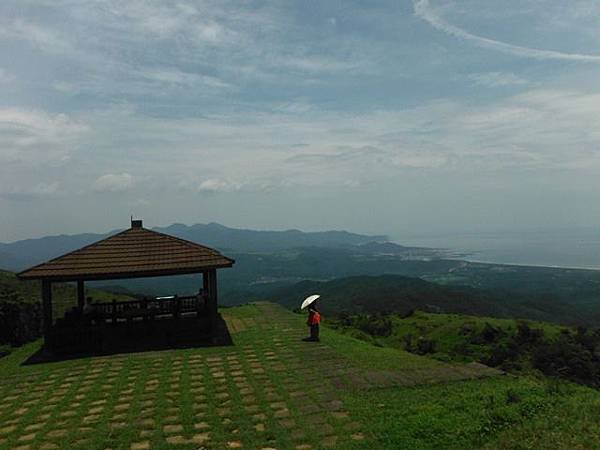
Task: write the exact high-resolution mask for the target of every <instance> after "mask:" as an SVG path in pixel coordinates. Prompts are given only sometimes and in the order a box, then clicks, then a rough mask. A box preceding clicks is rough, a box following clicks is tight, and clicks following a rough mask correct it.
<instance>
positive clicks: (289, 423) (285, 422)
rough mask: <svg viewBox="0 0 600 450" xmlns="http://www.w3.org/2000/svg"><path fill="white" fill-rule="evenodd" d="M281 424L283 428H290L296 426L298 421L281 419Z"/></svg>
mask: <svg viewBox="0 0 600 450" xmlns="http://www.w3.org/2000/svg"><path fill="white" fill-rule="evenodd" d="M279 425H281V426H282V427H283V428H287V429H290V428H294V426H295V425H296V421H295V420H294V419H286V420H280V421H279Z"/></svg>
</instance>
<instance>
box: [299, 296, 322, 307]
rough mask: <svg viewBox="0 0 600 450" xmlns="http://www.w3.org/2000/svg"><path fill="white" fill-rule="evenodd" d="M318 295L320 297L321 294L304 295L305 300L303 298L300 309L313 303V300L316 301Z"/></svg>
mask: <svg viewBox="0 0 600 450" xmlns="http://www.w3.org/2000/svg"><path fill="white" fill-rule="evenodd" d="M319 297H321V296H320V295H318V294H315V295H311V296H310V297H306V300H304V301H303V302H302V306H301V307H300V309H304V308H306V307H307V306H308V305H310V304H311V303H313V302H314V301H316V300H317V299H318V298H319Z"/></svg>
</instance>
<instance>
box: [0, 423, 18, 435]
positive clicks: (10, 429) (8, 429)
mask: <svg viewBox="0 0 600 450" xmlns="http://www.w3.org/2000/svg"><path fill="white" fill-rule="evenodd" d="M16 429H17V427H16V426H15V425H10V426H8V427H4V428H0V434H8V433H12V432H13V431H15V430H16Z"/></svg>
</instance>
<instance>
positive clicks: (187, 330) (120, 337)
mask: <svg viewBox="0 0 600 450" xmlns="http://www.w3.org/2000/svg"><path fill="white" fill-rule="evenodd" d="M52 336H53V338H52V339H53V346H52V351H50V350H49V349H47V348H42V349H41V350H40V351H38V352H37V353H35V354H34V355H32V356H31V357H30V358H29V359H28V360H27V362H26V364H35V363H44V362H50V361H60V360H65V359H73V358H81V357H86V356H93V355H114V354H120V353H138V352H145V351H153V350H165V349H173V348H189V347H204V346H227V345H232V341H231V336H230V333H229V330H228V329H227V324H226V323H225V321H224V320H223V318H222V317H221V315H220V314H219V315H218V316H217V319H216V329H215V330H211V327H210V321H209V320H208V319H207V318H204V317H196V316H191V317H186V316H181V317H178V318H173V317H164V318H156V319H153V320H149V321H144V320H132V321H121V322H116V323H102V324H95V325H85V326H84V325H82V326H80V327H67V328H65V327H54V328H53V330H52Z"/></svg>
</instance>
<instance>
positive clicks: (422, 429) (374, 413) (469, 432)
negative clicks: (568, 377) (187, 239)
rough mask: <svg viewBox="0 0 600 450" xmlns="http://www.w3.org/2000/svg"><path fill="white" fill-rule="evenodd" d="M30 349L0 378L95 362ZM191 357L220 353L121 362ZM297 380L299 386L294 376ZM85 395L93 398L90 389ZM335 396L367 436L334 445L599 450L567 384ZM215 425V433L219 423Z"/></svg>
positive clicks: (119, 438)
mask: <svg viewBox="0 0 600 450" xmlns="http://www.w3.org/2000/svg"><path fill="white" fill-rule="evenodd" d="M227 313H228V315H230V316H233V317H238V318H242V319H244V320H248V319H252V318H254V317H256V315H257V313H258V312H257V310H256V308H255V306H253V305H248V306H244V307H238V308H230V309H227ZM303 319H304V318H303V317H302V316H294V320H295V321H296V322H297V323H298V324H302V322H303ZM276 333H277V332H276ZM322 337H323V341H324V342H325V343H326V344H327V345H328V346H330V347H331V348H332V349H333V350H335V352H337V353H338V354H341V355H343V356H345V357H347V358H350V359H351V360H352V361H353V362H355V363H356V364H357V365H361V366H365V367H369V368H384V369H398V370H402V369H412V368H428V367H438V366H439V365H440V364H442V363H440V362H438V361H435V360H433V359H430V358H426V357H419V356H415V355H412V354H409V353H407V352H404V351H402V350H397V349H393V348H381V347H376V346H373V345H370V344H368V343H367V342H363V341H359V340H356V339H353V338H352V337H350V336H347V335H344V334H342V333H339V332H337V331H335V330H332V329H329V328H327V327H324V329H323V332H322ZM235 342H236V347H240V348H249V347H252V348H256V349H258V348H267V347H269V343H268V342H267V339H265V331H264V330H263V331H261V330H259V329H252V328H249V329H247V330H246V331H243V332H240V333H239V334H237V335H236V336H235ZM37 345H39V344H38V343H33V344H29V345H27V346H24V347H23V348H21V349H19V350H18V351H17V352H15V353H14V354H12V355H10V356H8V357H6V358H4V359H3V360H0V373H2V374H3V376H4V377H10V376H11V375H12V376H15V375H18V376H19V377H22V376H27V375H28V374H29V375H32V374H34V373H35V374H36V375H39V376H40V378H41V379H45V378H47V377H49V376H51V374H52V373H53V372H54V373H57V371H68V370H69V369H70V368H72V369H74V370H75V369H77V368H78V367H81V366H88V365H92V364H94V359H93V358H88V359H82V360H75V361H67V362H62V363H54V364H46V365H38V366H30V367H22V366H20V365H19V362H20V361H22V359H23V358H24V357H26V356H27V355H28V354H30V353H31V352H32V351H34V350H35V349H36V347H37ZM232 350H234V349H232ZM194 354H199V355H200V354H201V355H206V356H208V355H219V354H222V350H221V349H219V348H207V349H191V350H178V351H172V352H160V353H157V354H145V355H131V356H129V357H127V359H126V360H125V365H126V366H127V365H130V364H138V362H137V361H139V359H140V358H142V359H144V360H148V363H147V364H151V363H152V362H153V361H156V362H157V363H158V361H162V362H161V367H163V368H164V369H163V370H164V371H165V372H164V374H163V375H161V377H163V378H165V377H168V376H169V370H171V369H170V367H171V366H170V364H171V361H172V360H173V359H175V358H177V357H180V356H184V357H185V356H186V355H188V356H190V355H194ZM144 364H146V363H144ZM148 367H150V366H148ZM186 370H187V369H186ZM62 373H64V372H62ZM4 377H3V378H4ZM184 377H186V375H184ZM297 380H298V381H299V382H302V376H301V375H300V374H299V375H298V378H297ZM123 381H125V378H124V379H123ZM142 387H143V385H142ZM92 392H93V393H94V394H93V395H96V391H92ZM135 392H143V390H142V391H138V388H136V391H135ZM162 395H164V394H162ZM185 398H186V396H185V395H184V396H183V397H182V398H181V402H182V403H181V408H182V409H183V408H184V407H185V408H188V407H189V405H187V403H186V400H185ZM209 399H210V396H209ZM342 399H343V401H344V404H345V408H346V409H347V410H348V411H349V412H350V414H351V416H352V417H353V419H356V420H358V421H359V422H361V423H362V424H363V429H364V430H366V431H367V434H368V436H367V440H365V441H363V442H356V443H350V444H348V446H344V447H339V448H365V449H367V448H378V449H399V448H410V449H439V448H444V449H475V448H506V449H508V448H510V449H573V448H582V449H588V448H589V449H593V448H599V446H598V442H600V431H599V430H600V393H599V392H598V391H594V390H592V389H588V388H585V387H580V386H576V385H573V384H569V383H563V382H549V381H547V380H543V379H536V378H533V377H512V376H504V377H496V378H487V379H480V380H471V381H461V382H452V383H447V384H442V385H439V384H438V385H422V386H416V387H389V388H382V389H371V390H362V391H359V390H357V391H354V390H347V391H344V392H343V393H342ZM84 401H87V400H84ZM115 401H117V400H115ZM159 419H160V416H159ZM216 419H218V417H217V418H216ZM238 420H240V424H239V425H240V426H241V427H242V430H243V429H244V427H246V426H247V425H245V422H244V421H245V420H247V418H246V417H244V416H242V417H240V418H239V419H238ZM208 421H209V422H210V423H211V424H212V423H213V418H212V417H209V418H208ZM214 423H215V424H216V425H215V429H216V433H218V432H219V431H218V430H219V429H218V426H219V425H218V423H220V422H219V421H216V422H214ZM132 435H133V434H132V432H128V433H123V434H121V435H119V434H117V435H115V438H114V439H116V440H115V441H114V444H115V446H116V447H119V446H120V447H123V448H126V447H127V448H128V445H129V443H130V442H131V441H130V439H131V436H132ZM276 438H277V439H286V436H285V435H284V434H283V435H277V436H276ZM92 442H98V443H101V442H102V441H101V440H98V441H95V440H93V441H92ZM271 446H275V445H271ZM0 447H1V446H0ZM182 448H187V447H182ZM190 448H191V447H190ZM277 448H279V447H277Z"/></svg>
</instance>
